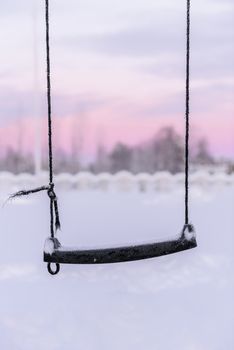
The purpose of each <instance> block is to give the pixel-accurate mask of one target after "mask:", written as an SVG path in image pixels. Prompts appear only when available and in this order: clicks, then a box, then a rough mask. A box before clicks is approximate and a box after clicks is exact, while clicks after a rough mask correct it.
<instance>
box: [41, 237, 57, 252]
mask: <svg viewBox="0 0 234 350" xmlns="http://www.w3.org/2000/svg"><path fill="white" fill-rule="evenodd" d="M59 247H60V243H59V241H58V240H57V238H47V239H46V241H45V246H44V252H45V253H46V254H52V253H53V252H54V250H55V249H58V248H59Z"/></svg>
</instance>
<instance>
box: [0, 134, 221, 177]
mask: <svg viewBox="0 0 234 350" xmlns="http://www.w3.org/2000/svg"><path fill="white" fill-rule="evenodd" d="M96 153H97V154H96V157H95V159H94V161H92V162H91V163H90V164H88V165H85V166H84V165H83V164H82V162H81V160H80V152H77V153H76V152H74V149H73V151H72V152H71V154H70V155H68V154H67V153H65V152H64V151H62V150H57V151H56V152H55V155H54V168H55V169H54V170H55V172H56V173H59V172H69V173H77V172H79V171H82V170H85V171H91V172H93V173H95V174H97V173H101V172H110V173H116V172H118V171H121V170H127V171H129V172H132V173H135V174H136V173H139V172H147V173H155V172H157V171H169V172H171V173H172V174H175V173H178V172H181V171H183V169H184V140H183V138H182V137H181V136H180V135H179V134H178V133H177V132H176V131H175V130H174V128H173V127H165V128H162V129H161V130H159V132H158V133H157V134H156V135H155V136H154V137H152V138H151V139H150V140H148V141H147V142H144V143H141V144H138V145H135V146H129V145H127V144H125V143H120V142H119V143H117V144H116V145H115V146H114V147H113V149H111V151H107V150H106V149H105V147H104V145H99V146H98V147H97V152H96ZM191 162H192V164H195V165H209V164H214V163H215V160H214V158H213V157H212V155H211V153H210V151H209V147H208V143H207V141H206V140H205V139H203V138H202V139H200V140H199V141H198V142H197V143H196V145H193V147H192V149H191ZM42 168H43V170H46V169H48V161H47V158H46V157H45V158H44V159H43V162H42ZM0 170H7V171H11V172H13V173H21V172H29V173H33V171H34V161H33V157H32V156H31V155H27V156H25V155H22V154H21V152H19V151H13V150H11V149H8V150H7V152H6V154H5V156H4V157H2V158H1V159H0Z"/></svg>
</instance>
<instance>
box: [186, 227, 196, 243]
mask: <svg viewBox="0 0 234 350" xmlns="http://www.w3.org/2000/svg"><path fill="white" fill-rule="evenodd" d="M184 236H185V238H186V239H187V240H188V241H191V240H192V239H193V238H196V233H195V230H194V227H193V226H192V225H186V226H185V229H184Z"/></svg>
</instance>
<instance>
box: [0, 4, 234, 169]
mask: <svg viewBox="0 0 234 350" xmlns="http://www.w3.org/2000/svg"><path fill="white" fill-rule="evenodd" d="M233 13H234V9H233V2H232V1H230V0H229V1H228V0H225V1H220V0H215V1H210V0H206V1H201V0H198V1H196V2H193V3H192V28H191V30H192V34H191V36H192V37H191V40H192V47H191V51H192V55H191V128H192V134H191V161H192V168H191V169H192V170H197V169H198V168H199V169H200V168H204V167H206V168H207V167H209V169H211V170H212V171H217V170H220V169H222V170H223V169H225V171H228V172H230V171H233V150H234V138H233V131H234V130H233V129H234V119H233V112H234V99H233V92H234V91H233V90H234V65H233V57H234V47H233V45H232V43H233V39H234V38H233V37H234V30H233V26H232V20H233ZM0 16H1V68H0V105H1V109H0V145H1V148H0V149H1V152H0V169H1V170H2V171H10V172H13V173H20V172H29V173H35V172H36V173H38V172H40V171H41V170H46V168H47V121H46V95H45V93H46V75H45V70H46V64H45V25H44V6H43V2H42V1H37V0H33V1H30V0H22V1H20V3H19V2H17V1H14V0H9V1H7V2H4V3H3V4H2V5H1V14H0ZM185 34H186V18H185V3H184V1H177V2H175V1H172V0H165V1H157V2H153V1H151V0H147V1H144V2H142V1H140V0H139V1H134V3H133V1H131V0H129V1H123V2H121V1H115V0H113V1H106V0H101V1H98V2H95V1H93V0H86V1H83V0H80V1H78V2H77V1H73V0H69V1H68V2H66V3H64V1H62V0H57V1H51V65H52V105H53V107H52V108H53V118H54V151H55V171H56V172H57V173H59V172H68V173H77V172H78V171H82V170H86V171H90V172H92V173H100V172H111V173H115V172H118V171H120V170H128V171H130V172H132V173H139V172H148V173H154V172H156V171H158V170H165V171H169V172H172V173H176V172H180V171H182V170H183V136H184V110H185V101H184V100H185Z"/></svg>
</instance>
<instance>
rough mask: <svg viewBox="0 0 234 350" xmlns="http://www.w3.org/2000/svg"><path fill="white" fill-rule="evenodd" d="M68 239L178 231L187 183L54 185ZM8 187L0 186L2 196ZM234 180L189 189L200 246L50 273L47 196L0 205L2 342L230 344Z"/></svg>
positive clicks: (11, 345) (219, 347) (28, 349)
mask: <svg viewBox="0 0 234 350" xmlns="http://www.w3.org/2000/svg"><path fill="white" fill-rule="evenodd" d="M57 194H58V198H59V205H60V213H61V222H62V231H61V232H59V233H58V238H59V240H60V241H61V243H62V244H64V245H65V246H72V245H74V246H86V247H87V246H92V247H93V246H94V245H96V246H102V245H105V246H108V245H123V244H126V243H130V242H131V243H138V242H142V241H147V240H149V241H153V240H158V239H160V240H161V239H164V238H166V237H171V236H173V235H175V236H176V235H178V233H180V232H181V230H182V227H183V214H184V209H183V191H182V190H180V189H177V190H176V189H175V190H173V191H170V192H169V191H164V192H153V191H149V192H142V193H140V192H134V191H132V192H131V191H130V192H115V191H107V192H102V191H97V190H93V191H87V190H86V191H77V190H74V191H58V193H57ZM6 196H7V193H6V192H4V193H3V192H1V193H0V197H1V202H2V203H3V202H4V200H5V199H6ZM233 209H234V187H233V186H227V185H226V186H220V185H219V187H215V186H214V187H212V189H204V188H201V189H199V188H198V187H197V188H192V189H191V218H192V220H191V222H192V224H193V225H194V226H195V228H196V236H197V240H198V248H196V249H193V250H190V251H186V252H182V253H179V254H174V255H170V256H165V257H160V258H155V259H150V260H145V261H139V262H132V263H124V264H123V263H122V264H114V265H99V266H97V265H95V266H85V265H80V266H78V265H62V266H61V272H60V274H59V275H57V276H55V277H53V276H51V275H49V274H48V273H47V270H46V264H45V263H43V260H42V258H43V246H44V241H45V239H46V238H47V237H48V234H49V203H48V198H47V196H46V194H43V193H42V194H37V195H33V196H30V197H29V198H23V199H20V200H14V201H12V202H10V203H8V204H7V205H4V206H3V207H2V208H1V209H0V222H1V247H2V250H1V254H0V291H1V292H0V296H1V298H0V349H2V350H32V349H33V350H68V349H85V350H133V349H134V350H233V349H234V332H233V328H234V297H233V295H234V273H233V271H234V229H233V227H234V215H233Z"/></svg>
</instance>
